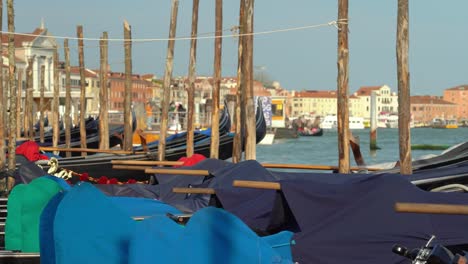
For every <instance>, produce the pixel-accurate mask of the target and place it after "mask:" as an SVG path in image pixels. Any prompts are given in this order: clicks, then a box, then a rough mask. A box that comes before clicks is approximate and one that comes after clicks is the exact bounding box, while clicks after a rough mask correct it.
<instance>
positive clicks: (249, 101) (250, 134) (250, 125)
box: [243, 0, 257, 160]
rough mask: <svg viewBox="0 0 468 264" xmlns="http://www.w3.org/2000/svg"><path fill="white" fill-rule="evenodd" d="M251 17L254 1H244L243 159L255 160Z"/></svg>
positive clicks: (255, 137)
mask: <svg viewBox="0 0 468 264" xmlns="http://www.w3.org/2000/svg"><path fill="white" fill-rule="evenodd" d="M253 17H254V0H245V23H244V25H245V34H247V35H246V36H245V46H244V47H245V50H244V53H243V54H244V61H243V62H244V68H243V70H244V73H243V75H244V76H245V77H244V78H245V109H246V110H247V111H246V116H245V132H246V133H245V159H246V160H255V159H256V145H257V135H256V129H255V102H254V91H253V36H252V35H251V34H252V33H253V23H254V21H253Z"/></svg>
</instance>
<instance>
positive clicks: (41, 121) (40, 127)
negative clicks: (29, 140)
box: [39, 65, 45, 143]
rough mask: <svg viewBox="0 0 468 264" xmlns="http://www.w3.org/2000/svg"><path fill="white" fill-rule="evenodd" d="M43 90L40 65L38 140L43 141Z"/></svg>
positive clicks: (43, 73)
mask: <svg viewBox="0 0 468 264" xmlns="http://www.w3.org/2000/svg"><path fill="white" fill-rule="evenodd" d="M44 90H45V66H44V65H42V66H41V89H40V92H39V141H40V142H41V143H44V110H45V104H44Z"/></svg>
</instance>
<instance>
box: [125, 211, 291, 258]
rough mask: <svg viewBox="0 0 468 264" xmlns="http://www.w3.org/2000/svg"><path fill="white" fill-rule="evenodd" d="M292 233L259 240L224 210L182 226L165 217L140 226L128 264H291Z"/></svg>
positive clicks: (198, 214)
mask: <svg viewBox="0 0 468 264" xmlns="http://www.w3.org/2000/svg"><path fill="white" fill-rule="evenodd" d="M291 237H292V233H291V232H287V231H286V232H281V233H278V234H275V235H272V236H267V237H259V236H257V234H255V233H254V232H253V231H252V230H251V229H250V228H248V227H247V226H246V225H245V224H244V223H243V222H242V221H241V220H239V219H238V218H237V217H235V216H234V215H232V214H230V213H228V212H226V211H225V210H223V209H218V208H214V207H207V208H204V209H200V210H199V211H197V212H196V213H195V214H194V215H193V216H192V217H191V218H190V220H189V222H188V223H187V225H186V226H185V227H183V226H181V225H179V224H177V223H176V222H174V221H172V220H170V219H169V218H167V217H155V218H153V219H148V220H145V221H143V222H142V223H140V225H139V226H138V227H137V231H136V232H135V233H134V234H133V239H132V240H131V243H130V257H129V260H130V262H129V263H130V264H145V263H147V264H150V263H155V260H157V262H158V263H203V264H210V263H213V264H214V263H226V264H238V263H246V264H260V263H264V264H270V263H278V264H280V263H292V258H291V248H290V244H291Z"/></svg>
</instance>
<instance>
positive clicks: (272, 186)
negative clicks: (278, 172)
mask: <svg viewBox="0 0 468 264" xmlns="http://www.w3.org/2000/svg"><path fill="white" fill-rule="evenodd" d="M232 186H234V187H243V188H256V189H269V190H281V184H280V183H278V182H267V181H241V180H235V181H233V182H232Z"/></svg>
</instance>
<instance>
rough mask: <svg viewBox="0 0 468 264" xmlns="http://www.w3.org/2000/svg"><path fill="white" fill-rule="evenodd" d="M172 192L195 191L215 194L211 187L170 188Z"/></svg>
mask: <svg viewBox="0 0 468 264" xmlns="http://www.w3.org/2000/svg"><path fill="white" fill-rule="evenodd" d="M172 192H175V193H196V194H216V191H215V189H213V188H180V187H174V188H172Z"/></svg>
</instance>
